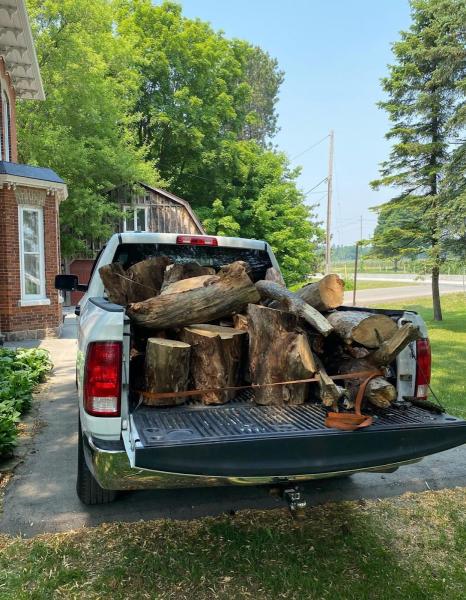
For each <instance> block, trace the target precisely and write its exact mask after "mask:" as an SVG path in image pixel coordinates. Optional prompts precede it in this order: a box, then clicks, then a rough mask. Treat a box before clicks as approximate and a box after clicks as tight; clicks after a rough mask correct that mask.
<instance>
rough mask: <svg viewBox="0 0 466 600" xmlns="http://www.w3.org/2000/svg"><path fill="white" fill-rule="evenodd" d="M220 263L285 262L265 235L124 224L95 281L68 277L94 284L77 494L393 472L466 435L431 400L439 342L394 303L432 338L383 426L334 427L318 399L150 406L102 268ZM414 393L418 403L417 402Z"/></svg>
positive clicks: (61, 278) (121, 311) (254, 269)
mask: <svg viewBox="0 0 466 600" xmlns="http://www.w3.org/2000/svg"><path fill="white" fill-rule="evenodd" d="M162 255H163V256H167V257H169V258H170V259H171V260H172V261H174V262H186V261H193V260H194V261H197V262H198V263H200V264H201V265H210V266H214V267H220V266H222V265H224V264H227V263H230V262H232V261H234V260H243V261H246V262H247V263H248V264H249V267H250V272H251V274H252V275H251V276H252V278H253V279H254V280H255V281H257V280H259V279H262V278H263V277H264V273H265V271H266V269H267V268H269V267H270V266H274V267H276V268H278V264H277V261H276V259H275V257H274V255H273V253H272V250H271V248H270V246H269V245H268V244H267V243H266V242H263V241H257V240H248V239H239V238H229V237H208V236H190V235H181V234H180V235H177V234H166V233H164V234H158V233H145V232H126V233H122V234H115V235H114V236H112V238H111V239H110V240H109V242H108V243H107V245H106V246H105V248H104V249H103V250H102V252H101V253H100V255H99V256H98V258H97V259H96V262H95V265H94V270H93V274H92V276H91V279H90V282H89V284H88V285H82V284H79V283H78V281H77V278H76V277H75V276H72V275H58V276H57V278H56V287H57V289H61V290H76V289H78V290H82V291H86V294H85V296H84V297H83V299H82V301H81V304H80V307H78V309H77V312H78V313H79V316H78V358H77V369H76V371H77V372H76V378H77V386H78V395H79V460H78V473H77V492H78V495H79V498H80V499H81V500H82V501H83V502H84V503H85V504H103V503H107V502H110V501H112V500H114V499H115V497H116V494H117V491H119V490H137V489H144V488H168V487H189V486H193V485H199V486H210V485H226V484H239V485H241V484H252V485H257V484H265V483H273V484H285V485H287V484H292V482H298V481H303V480H309V479H319V478H324V477H329V476H341V475H346V474H351V473H354V472H357V471H390V470H394V469H396V468H397V467H398V466H400V465H402V464H406V463H409V462H413V461H416V460H419V459H420V458H422V457H424V456H426V455H429V454H433V453H435V452H439V451H442V450H446V449H448V448H452V447H454V446H458V445H460V444H463V443H464V442H466V422H465V421H462V420H460V419H457V418H455V417H451V416H449V415H446V414H444V413H442V412H441V411H436V410H435V409H434V407H433V405H432V404H431V403H429V402H426V404H425V406H423V405H422V402H423V401H426V397H427V395H428V384H429V380H430V348H429V342H428V338H427V330H426V327H425V324H424V322H423V320H422V319H421V317H419V316H418V315H417V314H416V313H414V312H411V311H402V310H384V311H382V312H383V313H384V314H386V315H388V316H390V317H391V318H392V319H394V320H395V321H396V322H397V323H398V324H399V325H401V324H403V323H405V322H413V323H414V324H416V325H418V326H419V327H420V329H421V332H422V334H423V338H424V339H421V340H418V341H417V342H413V343H412V344H411V345H410V346H408V347H407V348H405V350H403V351H402V352H401V353H400V354H399V356H398V357H397V361H396V364H394V365H392V377H391V381H392V383H394V384H395V385H396V387H397V391H398V400H397V402H396V403H395V404H394V405H393V406H392V407H391V408H390V409H388V410H383V411H382V410H379V411H377V410H376V409H374V411H373V413H372V414H373V416H374V424H373V425H372V426H370V427H368V428H366V429H362V430H358V431H353V432H348V431H338V430H334V429H328V428H326V427H325V425H324V419H325V409H324V408H323V407H322V406H321V405H320V404H318V403H313V402H311V401H310V402H307V403H305V404H304V405H301V406H289V407H287V406H284V407H276V406H257V405H255V404H254V402H253V401H252V398H251V395H250V394H248V393H247V392H246V393H241V394H239V395H238V397H237V398H235V399H234V400H233V401H231V402H229V403H228V404H225V405H221V406H204V405H202V404H200V403H199V402H198V401H195V400H193V401H189V402H187V403H185V404H184V405H182V406H176V407H168V408H160V407H157V408H155V407H151V406H145V405H142V404H141V403H140V399H139V394H138V393H137V392H136V391H135V389H137V386H136V383H135V381H134V378H135V377H136V375H135V372H136V371H135V369H134V366H133V362H134V361H133V360H131V358H130V347H131V344H130V342H131V337H132V336H133V335H134V330H133V327H132V324H131V323H130V320H129V318H128V317H127V316H126V314H125V308H124V307H123V306H120V305H117V304H112V303H111V302H109V301H108V300H107V299H106V297H105V290H104V286H103V283H102V280H101V278H100V276H99V268H100V267H102V266H103V265H107V264H110V263H112V262H116V261H118V262H120V263H121V264H122V266H123V267H124V268H128V267H130V266H131V265H133V264H135V263H137V262H139V261H141V260H144V259H146V258H149V257H154V256H162ZM410 400H411V401H410Z"/></svg>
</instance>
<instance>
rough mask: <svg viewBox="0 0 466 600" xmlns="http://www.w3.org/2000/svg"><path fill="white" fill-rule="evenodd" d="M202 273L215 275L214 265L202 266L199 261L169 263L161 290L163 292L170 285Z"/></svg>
mask: <svg viewBox="0 0 466 600" xmlns="http://www.w3.org/2000/svg"><path fill="white" fill-rule="evenodd" d="M200 275H215V269H214V268H213V267H202V266H201V265H200V264H199V263H197V262H189V263H183V264H174V265H169V266H167V268H166V269H165V274H164V277H163V283H162V286H161V291H162V292H163V291H164V290H165V289H166V288H167V287H168V286H169V285H172V284H173V283H176V282H177V281H181V280H183V279H190V278H191V277H199V276H200Z"/></svg>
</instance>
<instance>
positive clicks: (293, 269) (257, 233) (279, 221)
mask: <svg viewBox="0 0 466 600" xmlns="http://www.w3.org/2000/svg"><path fill="white" fill-rule="evenodd" d="M230 161H231V163H232V165H228V166H230V167H232V169H233V166H234V167H235V168H236V171H235V172H234V180H235V186H232V188H231V190H229V193H228V194H224V195H223V196H222V198H217V199H215V200H214V202H213V205H212V208H210V207H204V208H201V209H200V210H199V212H200V214H201V217H203V219H204V224H205V226H206V227H207V229H208V231H209V232H211V233H217V234H219V235H233V236H235V235H242V236H243V237H250V238H259V239H265V240H267V241H268V242H269V243H270V245H271V246H272V249H273V251H274V253H275V255H276V256H277V259H278V261H279V263H280V266H281V268H282V270H283V274H284V277H285V280H286V282H287V283H288V284H293V283H296V282H298V281H302V280H303V279H304V278H305V277H306V275H308V274H309V273H311V272H315V271H316V269H317V266H318V265H317V261H318V246H319V244H320V243H321V242H322V241H323V230H322V229H321V228H320V226H319V224H318V223H316V221H315V214H314V213H313V210H312V209H313V207H312V206H311V207H309V206H306V205H305V204H304V197H303V194H302V193H301V192H300V191H299V190H298V188H297V186H296V181H295V180H296V177H297V176H298V174H299V171H298V170H296V169H295V170H290V168H289V165H288V161H287V159H286V157H285V155H284V154H280V153H275V152H272V151H269V150H263V149H261V148H260V147H259V146H258V144H257V143H255V142H247V141H243V142H237V143H236V144H235V146H234V148H233V149H232V151H231V154H230ZM232 172H233V170H232Z"/></svg>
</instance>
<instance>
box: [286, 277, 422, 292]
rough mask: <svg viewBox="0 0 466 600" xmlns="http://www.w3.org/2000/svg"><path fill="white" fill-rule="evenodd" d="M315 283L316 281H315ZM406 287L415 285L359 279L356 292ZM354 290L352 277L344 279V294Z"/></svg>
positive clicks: (301, 284)
mask: <svg viewBox="0 0 466 600" xmlns="http://www.w3.org/2000/svg"><path fill="white" fill-rule="evenodd" d="M312 281H313V280H312V279H310V280H309V281H303V282H301V283H297V284H295V285H291V286H290V290H292V291H296V290H299V288H300V287H303V285H306V284H307V283H312ZM316 281H318V280H317V279H316ZM407 285H416V284H415V283H412V282H407V281H364V280H362V279H360V280H359V281H358V290H372V289H381V288H394V287H405V286H407ZM353 289H354V285H353V277H352V276H351V277H348V279H345V292H350V291H352V290H353Z"/></svg>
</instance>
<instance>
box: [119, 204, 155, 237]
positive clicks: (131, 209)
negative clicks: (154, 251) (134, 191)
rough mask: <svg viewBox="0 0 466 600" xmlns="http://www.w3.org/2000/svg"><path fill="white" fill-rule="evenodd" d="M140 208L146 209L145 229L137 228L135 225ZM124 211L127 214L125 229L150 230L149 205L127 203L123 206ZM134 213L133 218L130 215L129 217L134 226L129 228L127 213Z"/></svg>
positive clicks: (124, 223) (124, 218)
mask: <svg viewBox="0 0 466 600" xmlns="http://www.w3.org/2000/svg"><path fill="white" fill-rule="evenodd" d="M138 210H143V211H144V229H136V227H135V225H136V222H137V212H136V211H138ZM123 211H124V213H125V216H124V217H123V231H149V229H148V227H147V226H148V215H149V207H148V206H144V205H143V204H139V205H138V204H132V205H131V206H130V205H127V206H123ZM131 212H132V214H133V216H132V218H131V216H130V218H129V222H130V224H131V225H132V227H130V228H128V226H127V218H126V213H130V214H131Z"/></svg>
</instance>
